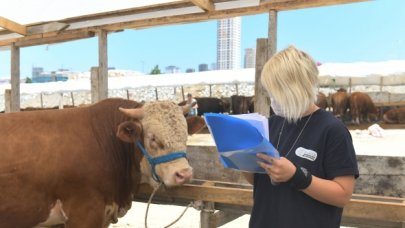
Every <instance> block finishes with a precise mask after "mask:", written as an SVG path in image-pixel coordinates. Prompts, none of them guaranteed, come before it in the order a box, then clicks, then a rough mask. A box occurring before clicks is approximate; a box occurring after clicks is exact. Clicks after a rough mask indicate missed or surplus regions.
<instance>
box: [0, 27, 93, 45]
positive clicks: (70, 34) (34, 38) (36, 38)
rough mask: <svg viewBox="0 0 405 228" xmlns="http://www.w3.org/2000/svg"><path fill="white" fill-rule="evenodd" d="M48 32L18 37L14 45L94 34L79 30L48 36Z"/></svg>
mask: <svg viewBox="0 0 405 228" xmlns="http://www.w3.org/2000/svg"><path fill="white" fill-rule="evenodd" d="M48 35H49V34H43V35H42V36H41V35H35V36H30V37H29V38H30V39H24V38H19V39H17V40H16V41H15V45H16V46H19V47H26V46H34V45H42V44H53V43H60V42H66V41H71V40H78V39H84V38H90V37H93V36H94V35H95V33H94V32H90V31H79V32H67V33H63V34H60V35H59V34H57V33H56V34H55V35H53V36H48ZM0 45H1V42H0Z"/></svg>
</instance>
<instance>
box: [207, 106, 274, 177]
mask: <svg viewBox="0 0 405 228" xmlns="http://www.w3.org/2000/svg"><path fill="white" fill-rule="evenodd" d="M204 118H205V122H206V124H207V126H208V129H209V130H210V133H211V135H212V136H213V138H214V141H215V144H216V147H217V150H218V152H219V155H220V160H221V162H222V164H223V165H224V167H225V168H232V169H238V170H243V171H247V172H253V173H265V171H264V170H263V169H262V168H261V167H260V166H259V165H258V164H257V161H258V160H259V158H258V157H257V156H256V154H257V153H266V154H267V155H269V156H271V157H274V158H279V157H280V155H279V153H278V151H277V150H276V148H274V146H273V145H272V144H271V143H270V142H269V140H267V139H266V138H265V137H264V136H263V134H262V132H261V131H259V129H258V128H257V124H252V123H251V122H249V120H246V119H240V118H237V117H233V116H230V115H224V114H216V113H207V114H205V116H204Z"/></svg>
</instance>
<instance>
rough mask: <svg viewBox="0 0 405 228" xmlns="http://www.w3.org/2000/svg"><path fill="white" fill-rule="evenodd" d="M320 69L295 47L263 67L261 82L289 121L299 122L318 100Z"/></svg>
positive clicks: (282, 52) (286, 50)
mask: <svg viewBox="0 0 405 228" xmlns="http://www.w3.org/2000/svg"><path fill="white" fill-rule="evenodd" d="M318 74H319V72H318V68H317V66H316V64H315V61H314V60H313V59H312V58H311V57H310V56H309V55H308V54H306V53H305V52H303V51H301V50H298V49H297V48H295V47H294V46H290V47H288V48H287V49H284V50H282V51H280V52H278V53H277V54H275V55H274V56H273V57H271V58H270V59H269V60H268V61H267V63H266V64H265V65H264V67H263V71H262V75H261V82H262V84H263V86H264V88H266V90H267V92H268V93H269V96H270V97H272V98H273V99H275V100H276V102H277V103H279V104H280V106H281V107H282V109H283V114H284V117H285V118H286V119H287V121H288V122H297V120H299V119H300V118H301V117H302V116H303V114H304V113H305V112H306V111H307V110H308V108H309V107H310V106H311V105H312V104H313V103H314V102H315V101H316V90H317V87H318Z"/></svg>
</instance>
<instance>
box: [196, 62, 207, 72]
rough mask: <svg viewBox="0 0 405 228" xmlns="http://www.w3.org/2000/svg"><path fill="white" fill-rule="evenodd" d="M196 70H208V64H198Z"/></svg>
mask: <svg viewBox="0 0 405 228" xmlns="http://www.w3.org/2000/svg"><path fill="white" fill-rule="evenodd" d="M198 71H199V72H202V71H208V64H205V63H202V64H200V65H198Z"/></svg>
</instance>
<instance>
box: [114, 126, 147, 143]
mask: <svg viewBox="0 0 405 228" xmlns="http://www.w3.org/2000/svg"><path fill="white" fill-rule="evenodd" d="M141 135H142V125H141V123H140V122H139V121H125V122H123V123H121V124H120V125H119V126H118V130H117V137H118V138H120V139H121V140H122V141H124V142H127V143H133V142H135V141H136V140H138V139H139V138H140V137H141Z"/></svg>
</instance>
